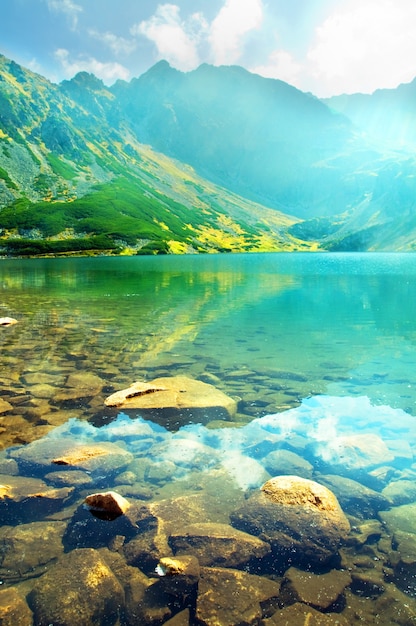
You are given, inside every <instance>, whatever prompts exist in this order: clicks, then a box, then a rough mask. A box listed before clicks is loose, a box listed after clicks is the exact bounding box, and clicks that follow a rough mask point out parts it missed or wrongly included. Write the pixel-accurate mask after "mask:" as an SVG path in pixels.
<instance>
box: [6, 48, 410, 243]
mask: <svg viewBox="0 0 416 626" xmlns="http://www.w3.org/2000/svg"><path fill="white" fill-rule="evenodd" d="M398 91H400V90H398ZM396 96H397V94H396ZM406 97H407V96H406ZM347 98H349V97H347ZM411 98H412V97H411V95H409V96H408V99H409V102H410V101H411ZM337 102H338V104H339V103H340V102H341V100H339V101H336V100H335V101H333V100H332V99H331V101H325V102H323V101H320V100H318V99H317V98H315V97H314V96H313V95H311V94H306V93H303V92H301V91H299V90H298V89H296V88H294V87H292V86H290V85H288V84H286V83H284V82H282V81H278V80H272V79H266V78H262V77H260V76H256V75H254V74H251V73H250V72H247V71H246V70H244V69H243V68H240V67H212V66H209V65H202V66H200V67H199V68H198V69H196V70H194V71H192V72H188V73H182V72H179V71H177V70H175V69H173V68H172V67H170V66H169V64H168V63H166V62H164V61H161V62H159V63H158V64H156V65H155V66H154V67H152V68H151V69H150V70H149V71H148V72H146V73H145V74H143V75H142V76H140V77H139V78H135V79H133V80H132V81H131V82H130V83H127V82H123V81H118V82H117V83H115V84H114V85H113V86H112V87H106V86H105V85H104V83H103V82H102V81H101V80H99V79H98V78H96V77H95V76H93V75H91V74H88V73H85V72H81V73H80V74H77V75H76V76H75V77H74V78H73V79H71V80H68V81H63V82H62V83H61V84H60V85H54V84H52V83H50V82H49V81H47V80H46V79H45V78H43V77H41V76H39V75H38V74H35V73H33V72H30V71H29V70H27V69H25V68H22V67H21V66H19V65H17V64H16V63H14V62H13V61H11V60H9V59H6V58H5V57H1V56H0V229H1V232H0V247H2V248H3V251H4V253H6V254H33V253H59V252H68V251H79V250H85V249H96V250H106V251H111V250H112V251H114V252H117V253H119V252H120V250H124V251H126V250H130V252H133V253H134V252H138V253H166V252H209V251H252V250H258V251H266V250H309V249H312V250H314V249H328V250H399V249H400V250H411V249H413V246H414V244H413V241H414V239H415V237H414V235H413V234H414V233H415V228H416V223H415V220H414V218H413V215H414V213H415V211H414V208H415V206H414V198H416V195H415V193H414V192H415V188H414V185H415V183H414V182H413V181H414V171H415V165H416V163H415V157H414V153H413V152H412V151H410V150H409V149H408V147H404V146H402V145H399V144H398V143H396V144H395V143H394V142H393V141H391V142H390V143H387V142H385V141H381V140H380V138H379V137H375V136H374V134H372V132H371V125H370V120H371V116H368V118H367V122H364V121H363V123H362V125H361V126H360V125H359V124H358V119H357V117H354V115H352V114H351V113H350V109H349V108H348V107H347V106H346V105H345V101H343V102H344V105H345V106H344V108H342V107H341V106H338V104H337ZM371 102H373V101H371ZM374 102H375V101H374ZM335 105H337V106H335ZM351 106H352V105H351ZM371 106H372V105H370V104H369V108H370V109H371ZM383 106H384V107H387V109H388V106H390V105H387V104H385V105H382V104H380V111H381V110H383V111H384V113H383V114H386V115H387V112H386V111H387V109H383ZM350 108H351V107H350ZM380 115H381V113H380ZM412 123H413V122H412ZM412 128H413V129H415V124H413V127H412ZM415 136H416V132H415Z"/></svg>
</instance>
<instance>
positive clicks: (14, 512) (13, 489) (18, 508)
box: [0, 474, 73, 523]
mask: <svg viewBox="0 0 416 626" xmlns="http://www.w3.org/2000/svg"><path fill="white" fill-rule="evenodd" d="M72 493H73V489H72V488H70V487H62V488H58V489H56V488H54V487H50V486H49V485H47V484H46V483H45V482H44V481H43V480H39V479H37V478H28V477H26V476H7V475H5V474H2V475H0V517H1V518H2V521H3V523H12V522H18V521H22V520H25V519H26V518H27V519H30V518H31V516H32V517H33V519H35V518H37V517H39V516H41V517H44V516H45V515H47V514H48V513H52V512H53V511H54V510H57V509H58V508H60V507H61V506H62V505H63V504H64V503H65V501H66V500H67V499H68V498H69V497H70V496H71V495H72Z"/></svg>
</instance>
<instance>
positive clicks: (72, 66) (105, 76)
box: [55, 48, 130, 84]
mask: <svg viewBox="0 0 416 626" xmlns="http://www.w3.org/2000/svg"><path fill="white" fill-rule="evenodd" d="M55 58H56V59H57V60H58V61H59V62H60V64H61V66H62V69H63V71H64V74H65V76H66V77H67V78H72V77H73V76H74V75H75V74H77V73H78V72H90V73H92V74H94V75H95V76H97V77H98V78H101V79H102V80H103V81H104V82H105V83H107V84H110V83H113V82H115V81H116V80H117V79H119V78H120V79H122V80H128V79H129V77H130V72H129V70H128V69H127V68H125V67H124V66H123V65H120V63H103V62H101V61H98V60H97V59H94V58H93V57H85V58H84V57H78V58H77V59H75V60H71V59H70V56H69V52H68V50H65V49H64V48H59V49H58V50H56V51H55Z"/></svg>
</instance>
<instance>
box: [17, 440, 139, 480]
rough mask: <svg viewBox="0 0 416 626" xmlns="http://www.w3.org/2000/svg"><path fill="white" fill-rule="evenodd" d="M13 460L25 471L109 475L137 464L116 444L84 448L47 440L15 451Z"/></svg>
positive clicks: (99, 444) (64, 442) (69, 442)
mask: <svg viewBox="0 0 416 626" xmlns="http://www.w3.org/2000/svg"><path fill="white" fill-rule="evenodd" d="M10 456H11V457H12V458H14V459H16V461H17V462H18V463H19V465H22V466H24V467H25V468H30V467H31V466H35V467H39V468H43V469H45V468H48V469H49V468H50V469H52V468H53V467H54V466H55V467H56V466H58V465H62V466H65V467H66V468H67V469H70V468H74V469H79V470H84V471H89V472H101V473H103V474H106V475H108V474H109V473H111V472H115V471H116V470H119V469H120V468H122V467H125V466H126V465H128V464H129V463H130V462H131V461H132V460H133V455H132V454H131V452H128V451H127V450H125V449H124V448H122V447H120V446H117V445H116V444H114V443H110V442H102V443H91V444H82V443H78V442H76V441H74V440H72V439H66V438H62V439H59V438H54V437H50V438H48V437H46V438H44V439H41V440H38V441H34V442H32V443H31V444H29V445H28V446H24V447H22V448H18V449H16V450H12V451H11V452H10Z"/></svg>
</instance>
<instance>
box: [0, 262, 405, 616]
mask: <svg viewBox="0 0 416 626" xmlns="http://www.w3.org/2000/svg"><path fill="white" fill-rule="evenodd" d="M0 287H1V295H0V317H2V316H11V317H14V318H16V319H17V320H18V324H16V325H15V326H10V327H3V328H0V330H1V333H0V341H1V353H0V392H1V393H0V398H2V399H3V401H5V402H6V403H7V404H6V405H4V406H3V408H4V411H3V412H2V414H1V416H0V437H1V440H0V441H1V443H2V448H3V453H2V457H0V471H1V472H2V473H3V477H4V481H3V482H5V483H7V479H8V478H7V477H9V482H11V479H10V475H14V476H21V477H27V478H29V477H30V478H38V479H42V480H43V481H44V482H45V483H46V484H47V485H48V486H54V487H56V486H57V485H58V484H59V486H62V485H63V484H64V485H65V486H66V487H68V488H71V489H72V491H71V494H70V496H68V498H67V500H66V501H65V503H64V504H65V506H64V504H62V505H61V506H56V507H55V508H54V507H52V508H53V510H51V508H50V507H49V509H48V507H45V510H44V511H42V510H38V509H36V510H35V509H33V507H32V508H30V507H28V508H27V509H25V508H24V506H23V504H19V505H16V507H15V508H13V510H12V512H10V511H11V509H10V507H9V508H8V509H4V511H5V516H4V519H5V520H6V524H7V526H6V528H7V529H9V528H14V527H17V525H20V526H21V527H22V528H23V527H25V528H27V529H28V533H30V532H31V527H33V528H32V531H33V532H34V531H35V529H36V528H39V526H36V524H39V523H45V522H46V521H50V520H53V519H55V521H59V523H62V524H64V525H63V526H62V534H63V533H64V532H68V531H65V528H68V524H69V525H70V524H71V520H72V522H73V519H74V518H73V515H74V510H76V509H77V507H78V506H79V505H80V504H81V503H82V501H83V498H84V497H85V495H87V494H88V493H91V492H93V491H94V490H95V489H98V488H99V489H114V490H117V491H118V492H120V493H123V494H124V495H125V496H126V497H128V498H132V499H136V500H140V501H148V502H158V501H162V500H163V501H169V502H172V499H173V498H177V497H182V496H187V497H188V496H190V495H195V494H199V495H200V494H201V493H202V494H205V496H206V498H207V502H210V506H211V514H208V513H206V509H204V510H205V513H204V512H203V511H202V510H201V521H209V522H213V523H214V522H215V523H227V524H228V523H229V515H230V514H231V515H232V512H233V507H234V508H236V507H238V505H239V502H240V499H242V500H245V499H246V498H247V497H249V496H250V495H251V494H252V493H254V492H255V491H256V490H258V489H259V488H260V487H261V484H262V483H263V482H264V481H265V480H266V479H267V477H270V476H272V475H274V474H275V473H276V472H273V467H275V468H276V469H277V470H278V472H280V473H288V471H289V470H288V469H287V468H288V466H287V464H286V466H284V464H283V463H282V462H280V465H279V463H278V462H276V464H275V466H273V464H272V463H271V461H270V459H271V457H270V456H268V455H270V453H271V452H275V451H276V450H285V451H290V452H291V453H293V454H295V453H296V454H297V456H298V457H299V458H301V459H303V460H304V461H305V462H306V463H308V464H309V465H310V469H309V470H308V471H307V472H306V475H307V477H308V478H310V479H312V480H315V481H317V482H321V483H322V484H323V483H325V481H326V484H327V485H329V482H328V481H329V479H328V476H338V477H339V476H341V478H344V479H347V480H353V481H355V482H354V483H350V484H349V487H350V489H353V488H354V485H355V487H356V488H357V489H359V488H360V486H362V487H363V488H367V489H371V490H372V492H373V495H372V496H370V495H368V494H367V500H370V501H371V503H372V504H371V505H368V501H367V505H364V503H365V502H366V500H365V498H364V496H363V494H362V493H361V495H360V496H358V495H357V498H356V502H355V504H351V502H350V501H349V500H348V498H347V497H346V495H345V493H344V492H343V490H342V487H344V491H345V488H346V487H345V483H342V481H341V483H342V484H341V483H340V482H339V480H338V482H336V481H335V483H334V482H333V483H331V486H332V489H333V490H334V492H335V493H336V495H337V496H338V498H339V500H340V503H341V506H342V507H343V508H344V510H345V512H346V513H347V515H348V516H349V519H350V523H351V526H352V528H353V530H352V535H351V536H352V537H353V539H351V540H350V541H349V543H348V542H347V545H346V546H345V548H343V549H344V550H345V551H346V552H345V553H342V552H341V558H340V559H338V562H337V563H335V562H334V563H332V564H331V568H332V569H334V568H335V572H336V571H341V570H343V569H349V571H351V572H353V582H352V583H351V585H350V586H348V587H347V588H346V590H345V591H344V594H343V600H342V602H341V601H340V602H339V603H338V604H337V606H332V607H331V609H330V612H331V615H332V613H333V612H335V613H336V614H337V615H342V616H343V617H344V618H345V619H347V620H348V621H349V623H353V621H354V620H355V621H360V620H361V621H360V623H369V624H373V623H374V624H393V623H398V624H412V623H414V620H415V616H416V605H415V603H414V600H413V596H414V593H415V589H416V584H415V583H413V574H412V572H413V570H412V567H413V565H409V564H408V565H406V567H407V568H408V569H407V570H406V571H405V574H403V567H404V566H403V567H402V565H400V563H401V562H402V561H404V560H406V559H405V558H404V557H405V555H403V554H401V552H400V545H402V544H403V541H404V540H403V537H402V536H401V535H400V533H403V532H406V533H410V535H411V536H410V539H411V540H412V541H413V533H416V524H415V525H414V527H413V526H407V527H406V528H404V527H403V526H400V523H399V522H398V521H397V520H396V518H395V517H393V518H387V517H385V516H384V514H383V510H384V509H385V510H390V511H393V512H394V511H396V509H400V507H403V506H407V507H412V506H413V504H414V501H416V487H415V484H416V482H415V481H416V466H415V465H414V464H413V455H414V451H415V450H416V441H415V439H416V438H415V429H414V425H413V416H414V415H415V411H416V404H415V403H416V377H415V371H416V368H415V365H416V351H415V342H416V299H415V296H414V294H415V293H416V257H414V256H413V255H411V254H407V255H404V254H368V253H366V254H320V253H319V254H310V253H309V254H308V253H306V254H301V253H299V254H298V253H291V254H250V255H212V256H176V257H170V256H169V257H137V258H132V257H125V258H93V259H84V258H82V259H81V258H67V259H31V260H18V259H13V260H3V261H1V263H0ZM179 374H180V375H185V376H188V377H190V378H194V379H198V380H202V381H205V382H209V383H210V384H214V385H215V386H216V387H217V388H219V389H221V390H222V391H223V392H225V393H226V394H227V395H229V396H231V397H233V398H234V399H235V400H236V402H237V414H236V415H235V416H234V417H233V419H232V420H230V421H227V422H225V423H218V421H217V420H215V417H214V416H213V417H212V419H211V420H210V418H209V416H208V417H207V419H206V420H204V424H203V425H201V424H198V423H193V422H192V419H190V420H188V421H189V423H188V424H183V423H180V424H179V423H178V424H176V425H175V424H172V423H170V424H169V425H167V424H164V423H163V419H155V420H154V421H153V420H151V419H149V418H148V416H146V418H145V419H142V416H141V415H139V414H138V415H134V416H131V415H129V416H126V415H123V414H122V413H120V414H119V415H118V417H117V416H112V417H111V418H110V417H109V416H108V415H107V414H106V412H105V410H104V399H105V398H106V396H108V395H109V394H110V393H112V392H113V391H115V390H118V389H121V388H123V387H126V386H128V385H129V384H130V383H132V382H134V381H136V380H143V381H150V380H152V379H153V378H156V377H160V376H176V375H179ZM91 376H93V377H94V378H91ZM83 377H84V380H85V381H89V383H88V384H89V385H90V391H89V392H88V393H87V392H83V393H81V392H79V393H78V392H77V389H76V385H75V383H74V380H75V381H80V382H79V384H80V385H81V387H82V379H83ZM77 385H78V382H77ZM78 391H79V390H78ZM2 410H3V409H2ZM114 417H116V419H114ZM356 435H359V436H362V435H368V436H371V437H373V436H375V437H376V438H377V442H378V444H380V445H381V444H382V445H383V446H385V447H384V448H383V447H381V448H380V450H384V451H385V458H384V459H383V458H380V459H379V460H377V461H376V460H374V459H372V460H371V459H370V460H369V459H368V458H367V457H366V458H365V459H364V458H362V459H361V460H360V454H361V453H363V454H364V451H363V450H362V449H360V447H359V446H358V448H357V449H356V450H355V452H354V454H355V456H354V458H353V456H352V453H351V448H348V449H347V448H345V447H344V448H342V450H341V448H340V446H341V447H342V445H344V444H343V443H342V442H343V441H344V440H342V437H353V436H356ZM296 438H297V439H296ZM295 439H296V441H297V443H296V445H295V443H294V442H295ZM62 440H69V441H76V442H80V441H82V442H83V443H91V444H98V443H100V442H110V443H113V444H116V445H118V446H121V447H122V448H123V449H124V450H126V451H127V452H129V453H130V454H131V455H132V457H130V461H129V463H126V465H125V466H123V467H122V469H120V471H117V472H111V471H108V472H107V473H106V472H104V473H103V472H94V471H93V472H90V473H89V475H88V478H89V479H90V481H89V482H88V485H87V484H86V482H85V481H84V482H83V481H82V480H81V479H80V477H79V476H78V475H77V474H75V473H74V474H73V475H71V476H73V478H74V480H73V481H72V482H71V478H68V476H66V477H64V480H63V481H61V482H60V480H58V474H53V472H54V471H55V472H57V470H58V469H59V468H57V467H49V466H47V465H42V463H40V462H38V461H36V462H34V460H33V456H32V457H31V456H30V453H29V456H26V458H25V452H23V456H22V450H26V449H27V450H29V452H30V450H31V448H30V447H29V446H28V444H30V443H31V442H32V446H33V445H34V443H35V442H43V444H44V445H45V447H44V448H42V449H43V450H48V447H49V448H50V449H53V447H54V446H56V445H57V442H58V441H62ZM178 442H179V443H178ZM190 442H191V443H190ZM195 442H197V443H198V446H205V448H204V449H202V448H200V447H197V446H196V443H195ZM302 442H303V443H302ZM380 442H381V443H380ZM43 444H42V445H43ZM177 450H180V453H179V455H178V454H175V451H177ZM340 450H341V452H340ZM343 454H346V455H347V457H345V456H344V457H343V456H342V455H343ZM383 454H384V453H383ZM348 455H349V456H348ZM283 456H284V455H283ZM364 456H365V454H364ZM266 459H268V460H266ZM146 463H147V465H146ZM145 465H146V467H144V466H145ZM139 466H140V468H141V469H139ZM285 467H286V469H285ZM143 468H144V469H143ZM72 469H73V470H74V468H72ZM289 469H290V467H289ZM295 469H296V468H295V466H293V467H292V470H293V471H292V472H290V473H296V472H295ZM305 471H306V470H305ZM120 476H122V478H120ZM75 478H77V480H81V482H80V483H79V484H78V483H77V482H76V480H75ZM84 478H85V476H84ZM331 480H332V479H331ZM403 481H406V483H404V482H403ZM0 482H1V481H0ZM397 483H399V485H398V486H397ZM357 485H358V486H357ZM391 485H393V487H392V486H391ZM374 492H375V493H376V494H379V496H380V498H385V499H384V500H380V501H379V502H381V504H379V506H377V505H376V504H375V502H376V499H377V498H376V496H375V495H374ZM404 492H406V493H407V494H408V495H407V496H404V495H403V494H404ZM389 494H390V495H389ZM391 494H393V495H394V494H395V495H394V497H392V495H391ZM397 494H399V495H397ZM413 494H415V496H413ZM357 503H358V504H357ZM380 507H381V508H380ZM415 507H416V505H415ZM55 509H58V511H57V510H55ZM59 511H60V512H59ZM412 511H413V509H411V508H410V509H407V510H402V509H401V512H402V513H403V514H404V515H405V516H409V515H410V513H411V512H412ZM398 513H400V511H398ZM54 515H55V518H54V517H53V516H54ZM51 516H52V517H51ZM204 516H205V517H204ZM370 522H371V523H372V524H376V525H377V524H378V526H377V528H378V530H377V532H375V533H374V535H371V534H370V535H371V539H369V540H368V542H366V541H364V543H363V544H362V545H361V544H360V543H359V542H358V540H357V538H356V535H354V533H356V534H357V533H359V531H360V528H361V526H362V525H363V524H366V523H370ZM65 525H67V526H65ZM354 529H355V530H354ZM357 529H358V530H357ZM8 532H9V530H8ZM108 532H109V538H108V541H107V543H105V542H104V544H100V545H97V546H96V545H94V544H93V543H92V544H88V542H87V543H82V542H81V543H76V542H75V543H73V544H71V543H68V542H67V543H66V544H65V536H66V535H64V534H63V537H64V538H63V539H62V541H63V545H65V550H66V551H67V552H71V550H73V549H74V548H80V547H81V548H86V547H90V545H91V547H93V548H99V547H100V546H102V545H104V546H106V547H108V545H109V544H110V539H111V541H113V539H114V537H110V535H111V534H112V532H113V531H111V532H110V531H108ZM114 532H115V531H114ZM360 532H361V531H360ZM121 534H122V533H121ZM354 537H355V539H354ZM407 539H409V538H407ZM414 539H415V542H416V534H414ZM1 541H3V544H4V545H6V544H7V541H6V540H5V539H4V536H3V539H1ZM409 541H410V540H409ZM401 542H402V543H401ZM410 543H411V542H410ZM107 544H108V545H107ZM7 545H8V544H7ZM32 545H36V542H35V543H34V542H33V541H32ZM403 545H404V544H403ZM409 545H410V544H409ZM412 545H413V544H412ZM40 549H41V548H39V550H40ZM407 550H408V553H407V554H406V558H407V561H406V562H410V563H411V564H412V563H413V562H414V563H415V564H416V548H415V549H414V553H413V552H412V550H410V549H409V548H407ZM401 551H402V552H403V551H404V548H401ZM1 554H3V555H4V554H6V556H7V554H8V552H7V549H6V548H3V552H2V549H1V548H0V555H1ZM364 557H365V558H364ZM2 558H3V568H2V572H1V573H2V576H3V577H4V584H5V586H6V587H7V588H8V587H13V588H16V589H18V591H19V593H20V595H21V596H22V597H25V598H26V597H28V598H29V604H30V602H31V601H30V598H31V596H30V584H32V583H33V584H34V581H36V580H38V579H39V576H41V575H42V574H44V572H45V571H48V569H49V567H50V566H52V564H53V563H54V562H55V561H56V559H57V558H58V555H57V554H56V555H54V556H53V558H52V557H51V560H50V562H49V561H48V562H47V563H46V564H45V566H44V567H43V568H41V567H40V566H38V565H36V567H35V566H34V567H33V568H32V570H30V569H29V570H27V571H26V570H25V571H24V572H23V573H22V575H21V577H20V575H19V573H16V571H12V572H11V574H10V575H7V572H6V570H5V565H4V562H5V561H4V559H5V557H4V556H3V557H2V556H0V561H1V559H2ZM413 558H414V561H413V560H412V559H413ZM400 559H402V561H400ZM6 560H7V559H6ZM35 561H36V559H35ZM364 561H365V563H364V564H363V562H364ZM374 564H376V567H375V566H374ZM138 567H139V569H140V563H139V565H138ZM146 567H147V566H146V563H143V567H142V568H141V569H144V570H145V573H146V574H147V575H148V576H151V574H150V573H149V571H147V570H146ZM374 567H375V568H374ZM247 568H248V570H250V567H249V565H247V566H246V569H247ZM331 568H330V569H331ZM400 568H401V569H400ZM23 569H24V568H23ZM242 569H244V568H242ZM278 569H279V568H278V567H277V566H276V567H275V570H273V568H272V567H271V566H270V563H269V564H268V565H267V567H266V565H264V566H263V565H258V564H257V569H256V572H257V574H259V575H260V576H264V577H266V578H269V579H273V577H274V578H276V579H279V580H284V575H285V571H284V568H283V571H278ZM405 569H406V568H405ZM12 570H13V568H12ZM399 570H400V571H399ZM250 571H251V570H250ZM356 571H358V572H359V573H360V575H363V576H364V579H365V580H364V582H362V583H361V582H360V584H358V582H357V581H361V579H360V578H359V576H358V574H357V573H356V574H354V572H356ZM414 571H415V573H416V565H415V566H414ZM363 572H364V574H363ZM252 573H254V570H252ZM315 573H316V574H317V573H318V572H315ZM320 573H322V572H320ZM370 574H371V575H370ZM334 575H335V576H336V573H335V574H334ZM354 576H355V577H354ZM370 580H373V583H374V585H379V586H383V589H382V590H379V591H378V592H377V593H376V592H375V591H374V589H373V591H371V584H370V582H369V581H370ZM403 580H405V582H403ZM28 581H31V583H30V584H29V583H28ZM405 593H407V595H404V594H405ZM28 594H29V595H28ZM282 597H283V596H282ZM285 603H289V604H291V603H292V600H291V601H290V602H289V601H287V599H286V600H281V601H280V605H281V606H280V609H281V608H282V606H284V605H285ZM383 603H387V604H389V603H390V604H392V605H393V604H394V606H396V608H397V607H399V608H400V610H396V611H393V612H392V613H388V614H385V615H384V616H383V606H384V605H383ZM33 607H34V604H33V600H32V605H31V609H33ZM180 608H183V607H182V606H181V607H180ZM33 610H34V609H33ZM169 610H170V613H168V612H167V613H166V615H165V617H163V618H160V619H162V621H159V623H162V622H164V621H167V619H168V617H170V616H171V615H172V614H174V612H175V610H178V609H174V608H173V609H172V607H170V609H169ZM192 610H193V609H192ZM192 610H191V620H192V619H193V618H192ZM319 610H325V611H328V609H322V607H320V608H319ZM172 611H173V612H172ZM354 615H355V616H359V617H353V616H354ZM264 617H265V618H266V617H267V616H264ZM36 619H38V620H40V618H36ZM141 619H142V620H143V619H144V618H143V617H142V618H141ZM146 620H148V622H147V621H146V622H143V623H149V624H150V623H156V622H153V621H152V620H153V618H150V617H148V618H146ZM394 620H396V621H394ZM51 621H52V618H51ZM35 623H37V622H36V620H35ZM39 623H41V622H40V621H39ZM103 623H104V622H103ZM192 623H194V622H192ZM195 623H197V622H195ZM236 623H238V622H236ZM334 623H335V622H334Z"/></svg>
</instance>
